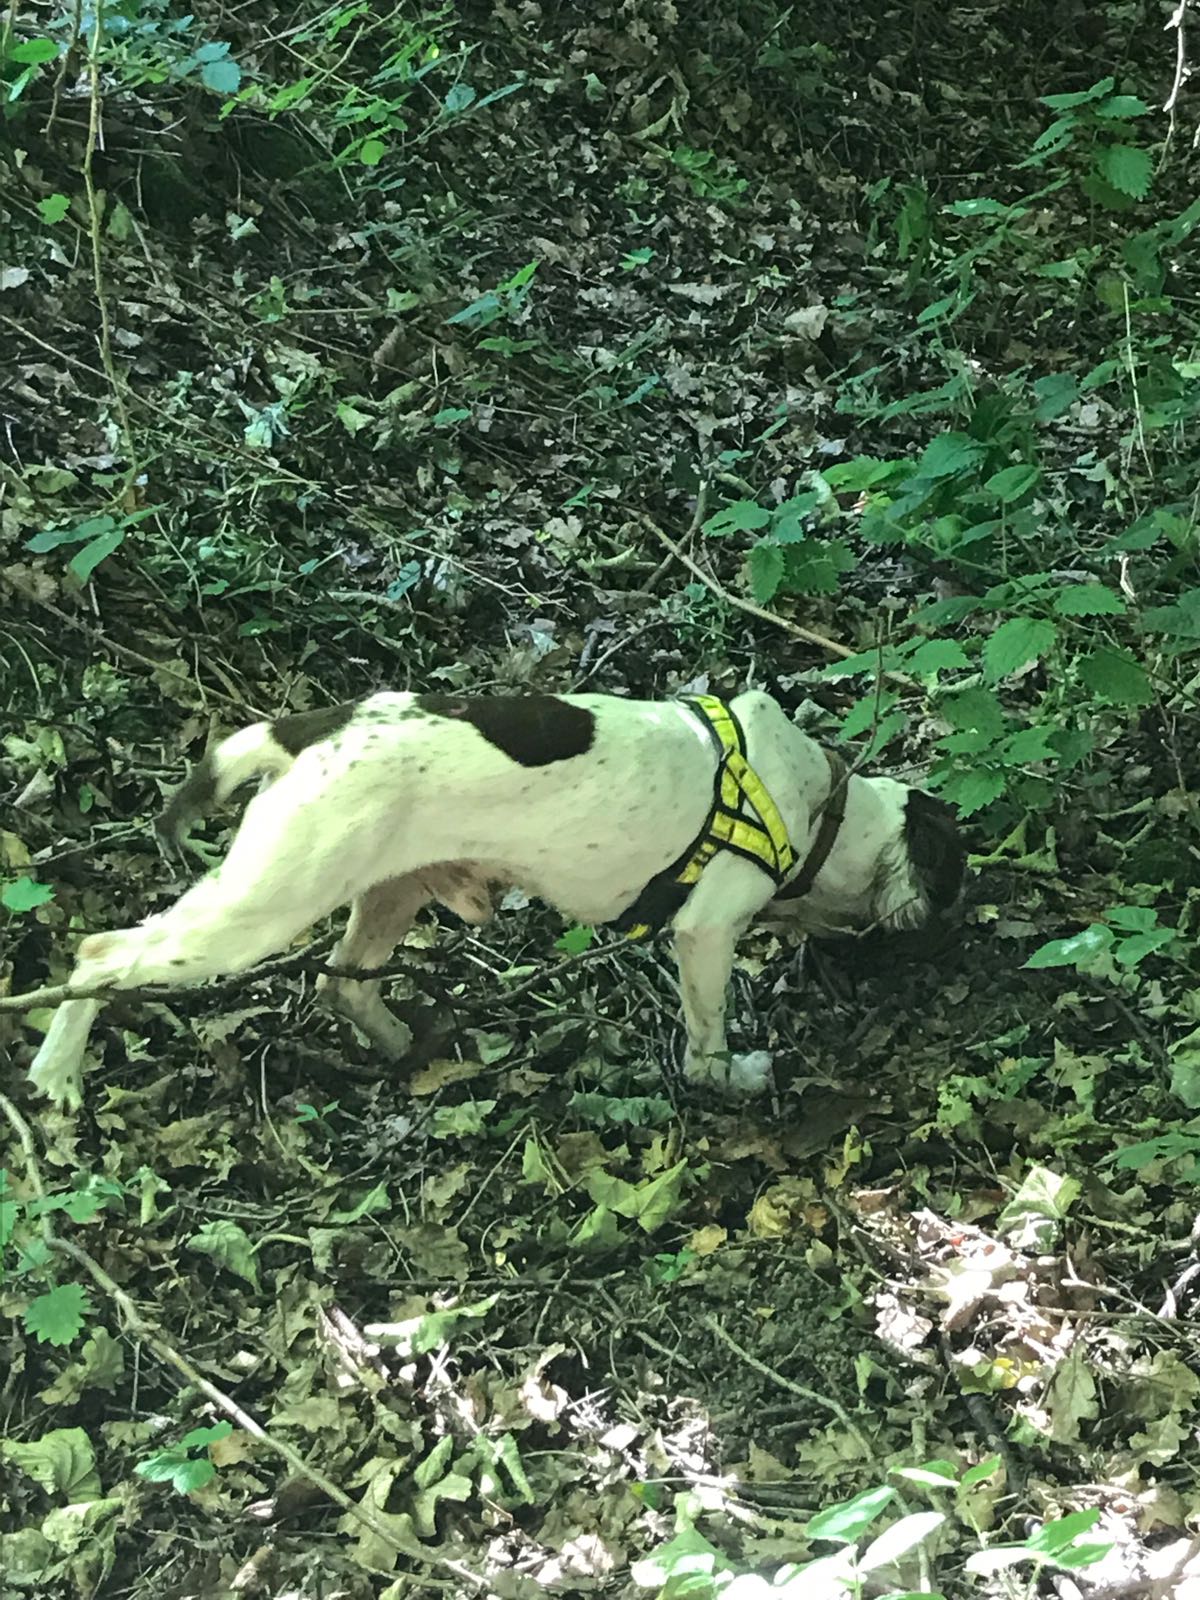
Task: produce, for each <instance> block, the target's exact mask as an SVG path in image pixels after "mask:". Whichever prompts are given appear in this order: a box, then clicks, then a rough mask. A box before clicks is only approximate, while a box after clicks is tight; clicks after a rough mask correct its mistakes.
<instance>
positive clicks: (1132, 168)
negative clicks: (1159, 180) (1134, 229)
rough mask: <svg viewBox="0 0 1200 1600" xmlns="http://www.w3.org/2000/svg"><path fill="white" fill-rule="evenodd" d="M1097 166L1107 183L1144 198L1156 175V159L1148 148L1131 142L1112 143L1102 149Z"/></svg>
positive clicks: (1119, 189) (1122, 192)
mask: <svg viewBox="0 0 1200 1600" xmlns="http://www.w3.org/2000/svg"><path fill="white" fill-rule="evenodd" d="M1096 164H1097V166H1098V167H1099V169H1100V174H1101V176H1102V177H1103V178H1104V180H1105V182H1106V183H1110V184H1112V186H1113V188H1114V189H1116V190H1117V191H1118V192H1119V193H1121V194H1127V195H1131V196H1132V197H1133V199H1135V200H1144V199H1145V198H1146V195H1147V193H1148V192H1149V189H1150V180H1151V178H1152V177H1153V176H1154V161H1153V159H1152V157H1151V155H1150V152H1149V151H1148V150H1139V149H1137V147H1136V146H1135V145H1131V144H1110V145H1107V146H1106V147H1105V148H1104V149H1103V150H1101V151H1100V154H1099V156H1098V157H1097V162H1096Z"/></svg>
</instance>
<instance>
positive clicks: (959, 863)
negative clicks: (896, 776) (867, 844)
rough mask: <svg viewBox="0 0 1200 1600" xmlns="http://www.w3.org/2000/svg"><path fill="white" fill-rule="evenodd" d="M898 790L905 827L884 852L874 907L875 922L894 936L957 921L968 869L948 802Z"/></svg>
mask: <svg viewBox="0 0 1200 1600" xmlns="http://www.w3.org/2000/svg"><path fill="white" fill-rule="evenodd" d="M877 781H878V780H877ZM883 781H884V782H886V781H887V780H886V779H885V780H883ZM896 788H897V789H899V790H900V791H901V795H900V796H898V797H897V798H899V799H901V803H902V805H903V809H904V817H903V826H902V827H901V828H899V829H897V830H895V832H894V834H893V836H892V837H891V838H890V839H888V840H887V842H886V843H885V844H884V846H883V848H882V849H881V850H880V852H879V859H878V864H877V868H876V872H875V877H874V882H873V885H872V891H873V893H872V898H873V901H874V903H873V906H872V908H871V909H872V913H873V915H872V922H873V923H874V924H875V925H876V926H877V927H880V928H882V929H884V930H885V931H891V932H899V931H903V930H906V929H910V928H921V927H924V926H926V924H928V923H930V922H937V921H946V920H948V919H950V918H952V917H953V915H954V913H955V911H956V910H957V908H958V904H959V901H960V899H961V896H962V887H963V875H964V873H965V871H966V864H967V852H966V847H965V845H964V844H963V840H962V835H961V834H960V832H959V828H958V823H957V820H956V819H955V816H954V812H953V811H952V810H951V808H950V807H949V806H948V805H947V804H946V803H945V801H944V800H938V799H936V798H935V797H934V796H933V795H931V794H926V793H925V791H924V790H923V789H906V788H904V786H903V785H900V784H897V785H896Z"/></svg>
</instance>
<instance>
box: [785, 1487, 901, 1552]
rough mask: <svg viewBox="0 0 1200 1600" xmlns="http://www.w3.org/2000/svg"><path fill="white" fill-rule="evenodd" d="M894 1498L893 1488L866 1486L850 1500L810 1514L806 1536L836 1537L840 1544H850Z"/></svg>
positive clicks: (813, 1537) (811, 1537) (819, 1537)
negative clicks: (870, 1487)
mask: <svg viewBox="0 0 1200 1600" xmlns="http://www.w3.org/2000/svg"><path fill="white" fill-rule="evenodd" d="M895 1498H896V1491H895V1489H890V1488H887V1487H886V1486H880V1487H879V1488H876V1489H867V1490H865V1491H864V1492H863V1493H862V1494H860V1495H855V1497H854V1499H853V1500H844V1501H843V1502H842V1503H841V1504H840V1505H836V1506H830V1507H829V1508H828V1510H826V1511H818V1512H817V1514H816V1516H815V1517H811V1518H810V1519H809V1521H808V1525H807V1526H806V1527H805V1529H804V1532H805V1535H806V1537H808V1538H809V1539H836V1540H838V1542H839V1543H841V1544H851V1543H853V1541H854V1540H855V1539H858V1538H860V1537H861V1535H862V1534H864V1533H865V1532H866V1531H867V1529H868V1528H869V1527H870V1526H871V1524H872V1523H873V1522H874V1521H875V1520H876V1519H877V1518H878V1517H880V1516H881V1515H882V1514H883V1512H885V1511H886V1510H887V1508H888V1506H890V1505H891V1503H892V1501H893V1500H894V1499H895Z"/></svg>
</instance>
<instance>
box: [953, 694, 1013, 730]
mask: <svg viewBox="0 0 1200 1600" xmlns="http://www.w3.org/2000/svg"><path fill="white" fill-rule="evenodd" d="M942 715H943V716H944V717H945V719H946V721H947V722H948V723H949V724H950V726H951V727H952V728H961V729H962V730H963V731H964V732H966V731H970V732H979V733H985V734H987V735H988V736H989V737H990V738H993V739H997V738H999V736H1000V735H1001V734H1002V733H1003V732H1004V711H1003V708H1002V707H1001V705H1000V702H999V700H998V699H997V698H996V695H995V693H994V691H993V690H991V689H984V688H981V687H976V688H971V689H963V690H960V692H959V693H958V694H954V695H948V696H947V697H946V699H945V700H944V701H943V702H942Z"/></svg>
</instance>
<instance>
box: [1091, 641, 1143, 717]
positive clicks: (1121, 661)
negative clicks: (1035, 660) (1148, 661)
mask: <svg viewBox="0 0 1200 1600" xmlns="http://www.w3.org/2000/svg"><path fill="white" fill-rule="evenodd" d="M1076 671H1077V672H1078V674H1079V678H1080V681H1081V682H1082V683H1084V684H1085V685H1086V686H1087V688H1089V689H1090V690H1091V691H1092V693H1093V694H1094V695H1096V696H1097V697H1098V698H1099V699H1101V700H1108V701H1110V702H1111V703H1112V704H1113V705H1118V706H1148V705H1149V704H1150V703H1151V701H1152V700H1153V699H1154V690H1153V688H1152V687H1151V683H1150V679H1149V678H1148V677H1147V675H1146V670H1145V668H1144V667H1143V666H1142V665H1141V663H1140V662H1138V661H1135V660H1134V658H1133V656H1132V655H1131V654H1130V653H1129V651H1128V650H1113V649H1109V648H1107V647H1105V648H1103V649H1100V650H1093V651H1092V653H1091V655H1088V656H1084V657H1083V658H1082V660H1080V661H1079V662H1078V663H1077V666H1076Z"/></svg>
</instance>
